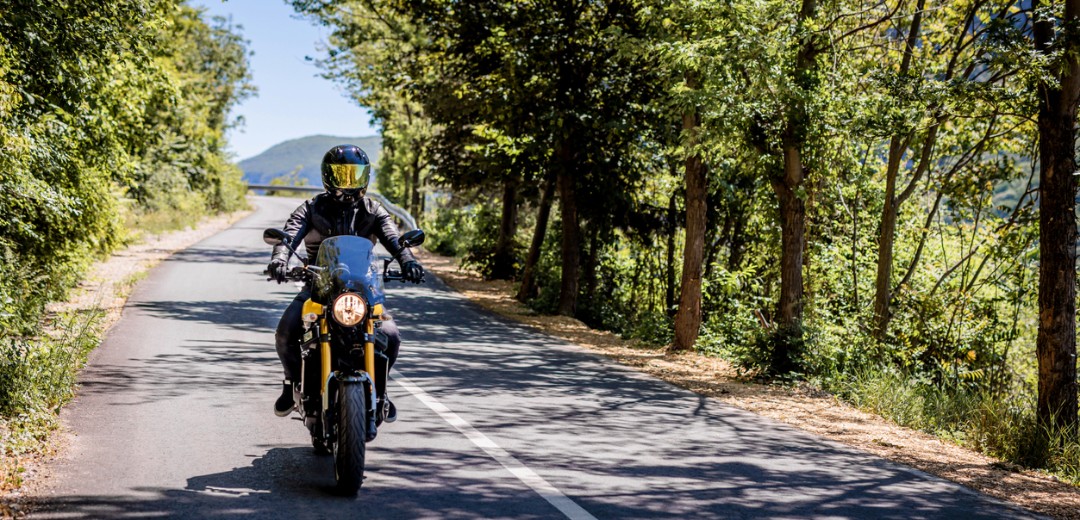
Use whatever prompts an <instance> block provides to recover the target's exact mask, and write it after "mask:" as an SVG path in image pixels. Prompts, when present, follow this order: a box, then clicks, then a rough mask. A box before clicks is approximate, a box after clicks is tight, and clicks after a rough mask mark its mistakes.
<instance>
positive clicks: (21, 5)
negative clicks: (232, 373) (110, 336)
mask: <svg viewBox="0 0 1080 520" xmlns="http://www.w3.org/2000/svg"><path fill="white" fill-rule="evenodd" d="M0 13H3V14H2V15H0V28H2V31H0V35H2V36H0V147H2V148H3V149H4V153H3V154H2V155H0V214H3V215H4V218H3V219H2V220H0V257H2V259H3V262H2V265H0V330H2V331H3V332H0V338H8V337H9V336H16V337H30V336H33V335H34V333H35V331H36V329H37V326H38V323H39V321H40V319H41V312H42V310H43V309H44V306H45V304H46V303H47V302H49V301H52V300H55V299H57V298H60V297H62V296H63V295H64V294H65V293H66V289H67V288H68V287H71V286H72V285H73V284H74V283H75V282H76V280H77V279H78V277H79V275H80V273H81V269H82V267H83V266H84V265H85V264H86V263H87V262H88V261H89V260H90V259H92V258H95V257H97V256H99V255H102V254H105V253H108V252H109V251H110V250H111V249H112V248H114V247H115V246H117V245H118V244H120V243H122V242H123V241H124V240H125V238H126V236H125V233H124V231H123V229H122V227H121V225H122V224H123V223H124V220H125V219H127V220H128V223H129V224H132V223H133V224H135V225H139V224H141V223H142V222H143V221H142V220H141V219H143V218H147V216H148V215H154V214H166V213H168V214H178V215H181V216H182V218H181V219H178V220H180V221H181V222H183V223H184V224H187V223H190V222H191V221H193V220H195V219H196V218H197V217H198V216H200V215H203V214H205V213H206V212H208V211H226V210H232V209H236V208H238V207H240V206H242V205H243V204H244V202H243V194H244V190H245V187H244V185H243V183H242V182H241V181H240V179H239V171H238V170H237V169H236V167H235V166H233V165H231V164H230V163H229V161H228V160H227V159H226V158H225V156H224V153H223V150H224V141H223V139H224V137H223V136H224V133H223V132H224V130H225V128H226V127H227V126H228V125H229V124H230V122H229V121H227V115H228V111H229V109H230V107H231V106H232V105H233V104H234V103H235V102H236V101H237V100H239V99H240V98H242V97H243V96H245V95H247V94H249V93H250V92H251V88H250V87H249V86H247V83H246V80H247V78H248V73H247V68H246V59H247V56H246V51H245V50H244V47H243V41H242V40H241V39H240V37H239V36H238V35H237V34H236V33H235V31H234V28H232V27H230V26H228V25H227V24H226V23H225V22H224V21H220V20H219V21H217V22H215V23H214V24H207V23H206V22H205V21H203V20H202V15H201V14H200V13H199V12H198V11H196V10H195V9H192V8H190V7H188V6H186V5H184V4H183V3H182V2H175V1H166V0H123V1H117V2H107V3H104V4H103V3H101V2H89V1H80V0H69V1H63V2H37V1H16V0H7V1H4V2H0ZM128 197H130V198H131V199H134V203H129V202H127V201H126V199H127V198H128ZM158 220H161V219H158Z"/></svg>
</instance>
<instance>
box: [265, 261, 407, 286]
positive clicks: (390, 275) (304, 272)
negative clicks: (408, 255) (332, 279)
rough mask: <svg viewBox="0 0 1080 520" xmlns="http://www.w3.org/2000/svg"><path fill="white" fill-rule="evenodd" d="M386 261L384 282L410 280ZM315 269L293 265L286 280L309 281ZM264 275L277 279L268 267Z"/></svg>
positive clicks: (270, 279) (269, 280) (271, 280)
mask: <svg viewBox="0 0 1080 520" xmlns="http://www.w3.org/2000/svg"><path fill="white" fill-rule="evenodd" d="M385 262H386V263H385V265H384V266H383V281H384V282H401V283H405V282H407V281H408V280H406V279H405V277H404V276H403V275H402V274H401V271H399V270H396V269H390V260H386V261H385ZM315 270H316V268H313V267H311V266H306V265H297V266H293V267H292V268H291V269H289V271H288V272H287V273H286V274H285V281H286V282H308V281H311V278H312V277H313V276H314V275H315ZM263 275H266V276H267V278H266V281H268V282H273V281H274V280H275V278H274V277H273V276H269V275H270V271H268V270H266V269H263ZM423 281H424V280H423V279H421V280H420V282H419V283H423Z"/></svg>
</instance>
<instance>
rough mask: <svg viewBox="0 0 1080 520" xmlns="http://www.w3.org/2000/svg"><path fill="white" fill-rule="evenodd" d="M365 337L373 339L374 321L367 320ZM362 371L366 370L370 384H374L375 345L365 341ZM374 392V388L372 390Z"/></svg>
mask: <svg viewBox="0 0 1080 520" xmlns="http://www.w3.org/2000/svg"><path fill="white" fill-rule="evenodd" d="M365 332H367V337H369V338H374V337H375V320H373V319H369V320H367V325H366V328H365ZM364 370H367V373H368V376H371V383H372V384H373V385H374V384H375V343H373V342H371V341H367V342H365V343H364ZM372 390H374V388H373V389H372Z"/></svg>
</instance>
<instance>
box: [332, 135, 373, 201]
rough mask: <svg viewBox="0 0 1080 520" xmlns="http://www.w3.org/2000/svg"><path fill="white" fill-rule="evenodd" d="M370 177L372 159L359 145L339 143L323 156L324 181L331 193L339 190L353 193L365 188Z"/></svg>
mask: <svg viewBox="0 0 1080 520" xmlns="http://www.w3.org/2000/svg"><path fill="white" fill-rule="evenodd" d="M370 178H371V161H369V160H368V156H367V154H366V153H364V151H363V150H361V149H360V147H359V146H355V145H351V144H342V145H338V146H335V147H333V148H331V149H330V151H329V152H326V155H324V156H323V160H322V183H323V188H326V191H328V192H330V193H334V192H336V191H337V190H346V191H351V192H353V193H356V192H359V191H361V190H365V189H367V185H368V180H369V179H370Z"/></svg>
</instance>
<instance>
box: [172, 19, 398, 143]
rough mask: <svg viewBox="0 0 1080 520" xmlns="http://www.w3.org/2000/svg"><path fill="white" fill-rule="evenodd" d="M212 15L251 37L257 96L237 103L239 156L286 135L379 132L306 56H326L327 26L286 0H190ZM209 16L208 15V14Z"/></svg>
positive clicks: (233, 134)
mask: <svg viewBox="0 0 1080 520" xmlns="http://www.w3.org/2000/svg"><path fill="white" fill-rule="evenodd" d="M189 3H190V4H191V5H193V6H195V7H205V8H207V14H208V15H209V16H213V15H220V16H225V17H229V16H232V22H233V24H234V25H240V26H242V29H240V30H239V32H240V34H241V35H242V36H243V37H244V39H246V40H249V42H250V43H249V44H248V49H249V50H250V51H254V53H255V54H254V55H253V56H251V57H250V66H251V74H252V83H253V84H254V85H255V86H256V87H257V88H258V89H259V92H258V94H257V95H256V96H255V97H252V98H249V99H246V100H244V101H243V102H242V103H241V104H240V105H238V106H236V107H234V108H233V116H238V115H239V116H243V117H244V119H245V121H246V122H245V123H244V125H243V126H241V127H239V128H236V129H233V130H231V131H230V132H229V135H228V139H229V150H230V152H231V153H233V154H234V156H235V158H236V159H237V160H242V159H247V158H248V157H252V156H255V155H258V154H260V153H262V152H263V151H265V150H266V149H267V148H270V147H271V146H273V145H275V144H278V143H280V142H282V141H287V140H289V139H295V138H299V137H305V136H309V135H315V134H324V135H334V136H342V137H365V136H369V135H375V134H377V133H378V129H377V128H375V127H372V126H371V115H370V113H369V112H368V111H367V110H365V109H363V108H360V107H359V106H358V105H356V103H355V102H353V101H352V100H350V99H349V98H348V97H347V96H346V94H345V93H344V90H343V89H341V88H340V87H338V86H337V85H336V84H334V82H332V81H330V80H328V79H323V78H320V77H318V75H319V72H320V71H319V68H318V67H316V66H315V63H314V62H313V61H308V60H305V57H306V56H310V57H312V58H315V59H320V58H323V57H325V52H324V51H322V50H320V47H319V44H320V43H325V41H326V39H327V36H328V35H329V30H328V29H326V28H323V27H318V26H316V25H315V24H313V23H312V22H311V21H309V20H306V19H301V18H298V17H297V16H296V15H295V14H294V11H293V9H292V7H291V6H289V5H288V4H287V3H286V2H285V0H190V2H189ZM209 16H208V18H207V19H208V20H209Z"/></svg>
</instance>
